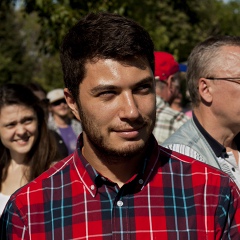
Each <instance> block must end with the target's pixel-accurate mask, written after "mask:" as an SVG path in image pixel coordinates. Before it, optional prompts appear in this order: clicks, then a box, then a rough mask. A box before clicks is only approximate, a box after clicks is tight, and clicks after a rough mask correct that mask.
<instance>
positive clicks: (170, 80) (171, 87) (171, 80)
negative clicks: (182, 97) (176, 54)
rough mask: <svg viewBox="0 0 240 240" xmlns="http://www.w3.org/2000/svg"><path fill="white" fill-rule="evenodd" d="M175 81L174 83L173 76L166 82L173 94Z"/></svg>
mask: <svg viewBox="0 0 240 240" xmlns="http://www.w3.org/2000/svg"><path fill="white" fill-rule="evenodd" d="M173 81H174V79H173V75H170V76H169V77H168V79H167V80H166V82H167V86H168V90H169V91H170V92H171V93H172V92H173Z"/></svg>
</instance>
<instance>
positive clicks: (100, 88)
mask: <svg viewBox="0 0 240 240" xmlns="http://www.w3.org/2000/svg"><path fill="white" fill-rule="evenodd" d="M117 88H118V87H117V86H114V85H107V84H100V85H98V86H96V87H94V88H92V89H91V90H90V93H91V94H93V95H94V94H97V93H99V92H102V91H112V90H116V89H117Z"/></svg>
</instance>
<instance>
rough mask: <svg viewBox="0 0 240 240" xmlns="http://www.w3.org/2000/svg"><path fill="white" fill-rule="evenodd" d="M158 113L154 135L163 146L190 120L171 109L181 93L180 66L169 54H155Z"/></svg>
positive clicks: (181, 113) (156, 52)
mask: <svg viewBox="0 0 240 240" xmlns="http://www.w3.org/2000/svg"><path fill="white" fill-rule="evenodd" d="M154 56H155V73H154V75H155V80H156V98H157V103H156V104H157V111H156V123H155V127H154V129H153V134H154V136H155V138H156V139H157V141H158V143H159V144H161V143H162V142H163V141H164V140H166V139H167V138H168V137H169V136H171V135H172V134H173V133H174V132H175V131H176V130H177V129H178V128H179V127H181V126H182V125H183V124H184V123H185V122H186V121H187V120H188V119H189V118H188V117H187V116H186V115H185V114H184V113H183V112H180V111H177V110H175V109H173V108H171V104H172V103H173V102H174V100H175V99H176V98H178V96H179V94H181V93H180V79H179V70H180V68H179V64H178V63H177V62H176V60H175V59H174V57H173V55H171V54H170V53H167V52H159V51H155V52H154Z"/></svg>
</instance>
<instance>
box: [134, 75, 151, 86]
mask: <svg viewBox="0 0 240 240" xmlns="http://www.w3.org/2000/svg"><path fill="white" fill-rule="evenodd" d="M153 79H154V78H153V77H146V78H144V79H142V80H141V81H140V82H138V83H136V85H135V87H138V86H140V85H143V84H146V83H153Z"/></svg>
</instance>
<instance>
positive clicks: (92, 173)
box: [74, 134, 158, 197]
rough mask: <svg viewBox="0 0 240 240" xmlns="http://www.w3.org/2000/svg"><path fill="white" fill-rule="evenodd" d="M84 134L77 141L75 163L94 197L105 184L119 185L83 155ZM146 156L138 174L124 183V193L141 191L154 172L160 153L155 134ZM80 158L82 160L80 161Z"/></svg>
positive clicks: (151, 138) (81, 177)
mask: <svg viewBox="0 0 240 240" xmlns="http://www.w3.org/2000/svg"><path fill="white" fill-rule="evenodd" d="M82 147H83V136H82V134H80V136H79V138H78V143H77V149H76V151H75V153H74V158H75V164H76V166H77V171H78V174H79V176H80V179H81V181H82V182H83V184H84V185H85V187H86V188H87V189H88V191H89V192H90V193H91V195H92V196H93V197H94V196H96V194H97V191H98V188H99V187H101V186H102V185H103V184H105V185H108V186H113V187H117V184H116V183H114V182H112V181H110V180H109V179H107V178H106V177H105V176H102V175H101V174H100V173H98V172H97V171H96V170H95V169H94V168H93V167H92V166H91V165H90V164H89V163H88V161H87V160H86V159H85V158H84V156H83V155H82ZM145 153H146V156H145V158H144V159H143V162H142V163H141V164H140V166H141V167H140V168H139V171H138V173H137V174H135V175H134V176H133V177H132V178H131V179H129V181H128V182H127V183H125V184H124V188H125V190H124V193H125V194H127V193H130V192H131V193H133V192H138V191H140V190H141V189H142V188H143V187H144V186H145V184H146V182H147V181H148V178H149V175H151V174H152V168H153V165H154V164H155V162H156V156H157V154H158V144H157V141H156V140H155V138H154V136H153V135H152V136H151V137H150V140H149V143H148V148H147V150H146V151H145ZM79 160H80V161H79Z"/></svg>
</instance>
